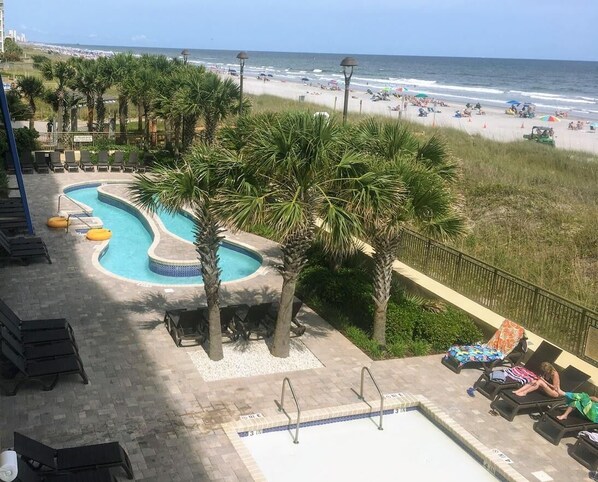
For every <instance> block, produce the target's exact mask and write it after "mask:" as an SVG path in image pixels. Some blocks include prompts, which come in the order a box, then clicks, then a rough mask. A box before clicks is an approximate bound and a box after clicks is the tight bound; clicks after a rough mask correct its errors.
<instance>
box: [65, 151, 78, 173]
mask: <svg viewBox="0 0 598 482" xmlns="http://www.w3.org/2000/svg"><path fill="white" fill-rule="evenodd" d="M64 167H66V169H67V171H68V172H79V163H78V162H77V161H76V160H75V151H64Z"/></svg>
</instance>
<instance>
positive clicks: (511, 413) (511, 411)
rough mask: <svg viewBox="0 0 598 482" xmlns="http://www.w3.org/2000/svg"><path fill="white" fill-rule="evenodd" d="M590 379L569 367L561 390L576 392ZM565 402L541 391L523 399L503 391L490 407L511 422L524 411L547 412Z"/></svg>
mask: <svg viewBox="0 0 598 482" xmlns="http://www.w3.org/2000/svg"><path fill="white" fill-rule="evenodd" d="M589 379H590V375H588V374H587V373H584V372H582V371H581V370H578V369H577V368H575V367H574V366H572V365H569V366H568V367H567V368H566V369H565V370H564V371H563V373H561V389H562V390H563V391H565V392H574V391H575V390H576V389H577V388H579V387H580V386H581V385H583V384H584V383H585V382H587V381H588V380H589ZM563 400H564V397H550V396H548V395H546V394H545V393H544V392H541V391H540V390H536V391H535V392H531V393H528V394H527V395H525V396H523V397H519V396H517V395H515V394H514V393H513V390H503V391H501V392H499V394H498V396H497V397H496V398H495V399H494V400H493V401H492V403H490V407H491V408H493V409H494V410H496V411H497V412H498V413H500V415H501V416H502V417H503V418H506V419H507V420H509V421H510V422H511V421H513V419H514V418H515V416H516V415H517V414H518V413H519V412H521V411H522V410H523V411H537V412H546V411H547V410H549V409H550V408H551V407H554V406H555V405H559V404H561V403H562V402H563Z"/></svg>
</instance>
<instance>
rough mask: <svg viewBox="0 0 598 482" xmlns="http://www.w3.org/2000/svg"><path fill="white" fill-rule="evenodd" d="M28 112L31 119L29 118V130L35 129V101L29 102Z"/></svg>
mask: <svg viewBox="0 0 598 482" xmlns="http://www.w3.org/2000/svg"><path fill="white" fill-rule="evenodd" d="M29 110H30V111H31V117H30V118H29V129H32V130H33V129H35V110H36V109H35V101H34V100H33V99H30V100H29Z"/></svg>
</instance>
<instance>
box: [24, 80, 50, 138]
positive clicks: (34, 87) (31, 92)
mask: <svg viewBox="0 0 598 482" xmlns="http://www.w3.org/2000/svg"><path fill="white" fill-rule="evenodd" d="M17 89H18V91H19V93H20V94H21V95H22V96H23V97H25V99H27V102H28V103H29V114H30V117H29V129H33V127H34V122H35V112H36V111H37V107H36V105H35V100H36V99H38V98H40V97H42V96H43V95H44V92H45V89H44V83H43V82H42V80H41V79H40V78H39V77H35V76H33V75H26V76H25V77H20V78H19V79H18V80H17Z"/></svg>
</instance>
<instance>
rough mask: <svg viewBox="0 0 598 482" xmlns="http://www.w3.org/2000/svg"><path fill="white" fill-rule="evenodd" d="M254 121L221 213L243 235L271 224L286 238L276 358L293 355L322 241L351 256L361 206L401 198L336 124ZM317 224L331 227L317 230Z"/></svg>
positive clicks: (303, 119)
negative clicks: (301, 279) (302, 292)
mask: <svg viewBox="0 0 598 482" xmlns="http://www.w3.org/2000/svg"><path fill="white" fill-rule="evenodd" d="M246 121H247V120H246ZM253 122H255V126H254V128H253V131H252V132H251V134H250V135H249V136H248V135H247V125H246V122H244V123H243V128H242V129H243V132H242V135H243V136H244V137H245V139H246V142H245V144H244V146H243V147H242V148H241V152H242V157H243V158H244V159H245V160H246V163H247V165H246V170H247V174H248V175H247V176H246V177H240V178H239V184H238V185H237V187H236V189H234V190H229V191H227V192H226V194H225V196H224V197H223V198H222V200H221V202H220V209H221V212H222V214H223V216H224V217H225V219H226V220H227V221H228V222H230V223H231V224H233V225H234V226H236V227H238V228H240V229H244V228H247V227H249V226H251V225H252V224H254V223H256V222H257V223H260V224H261V223H264V224H266V225H268V226H269V227H271V228H272V229H274V230H275V231H276V232H277V233H278V235H279V238H280V239H281V250H282V266H281V267H280V273H281V275H282V290H281V295H280V309H279V312H278V317H277V320H276V328H275V332H274V342H273V346H272V354H273V355H274V356H277V357H287V356H288V355H289V339H290V327H291V308H292V303H293V298H294V294H295V286H296V283H297V279H298V276H299V274H300V273H301V270H302V268H303V266H304V265H305V263H306V260H307V258H306V255H307V250H308V249H309V247H310V246H311V245H312V244H313V242H314V241H315V240H316V238H320V239H321V240H322V241H323V244H324V246H325V248H326V249H327V251H328V252H330V253H346V252H349V251H351V250H352V249H353V247H354V244H353V237H352V236H354V235H359V234H360V230H359V228H360V223H359V218H358V215H357V214H355V213H358V212H359V211H360V209H359V207H360V206H363V205H369V204H370V203H371V202H374V203H375V204H379V205H380V210H382V207H383V206H384V205H386V206H387V207H388V206H389V205H390V203H391V202H393V199H394V198H395V197H396V194H397V193H396V192H395V190H394V186H393V185H392V184H391V183H389V182H388V178H387V176H385V175H380V176H374V175H373V173H372V172H371V171H370V170H369V169H368V165H367V162H365V161H366V157H365V156H360V157H357V156H355V155H352V154H351V153H350V152H349V150H348V149H347V146H346V144H345V143H344V142H343V140H344V138H343V135H342V126H340V125H339V124H338V123H336V122H335V121H334V120H330V121H328V120H326V119H325V118H323V117H320V116H316V117H315V118H314V117H313V116H311V115H309V114H304V113H301V114H298V113H290V114H284V115H277V116H272V115H270V116H264V117H261V118H257V119H256V120H254V121H253ZM227 136H230V130H227ZM241 145H243V143H241ZM318 220H321V222H322V223H323V226H324V228H325V229H317V222H318Z"/></svg>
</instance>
